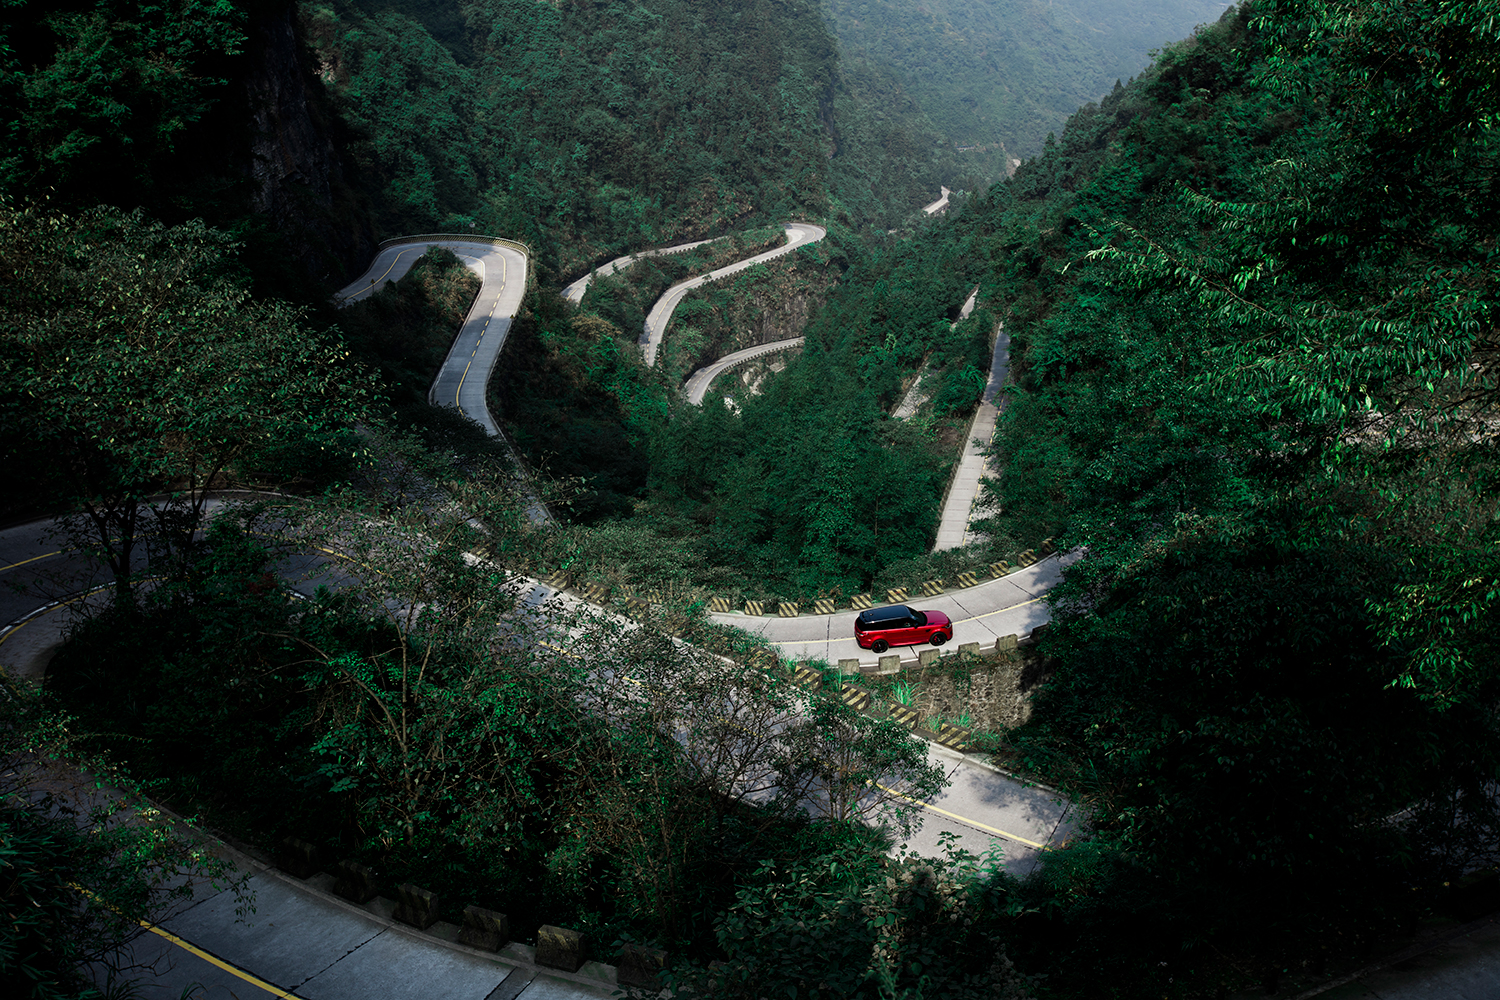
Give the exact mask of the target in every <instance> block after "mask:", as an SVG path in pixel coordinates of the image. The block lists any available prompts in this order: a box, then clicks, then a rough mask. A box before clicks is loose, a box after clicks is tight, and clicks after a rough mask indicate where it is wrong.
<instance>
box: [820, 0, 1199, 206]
mask: <svg viewBox="0 0 1500 1000" xmlns="http://www.w3.org/2000/svg"><path fill="white" fill-rule="evenodd" d="M827 6H828V13H829V20H830V21H831V22H832V24H833V26H834V30H835V32H836V34H837V35H838V39H839V45H840V47H841V48H842V50H843V53H844V58H845V60H846V62H855V63H864V62H868V63H871V64H873V65H875V66H880V67H889V70H888V71H894V74H895V75H896V77H897V78H898V79H899V80H900V81H901V83H902V84H903V85H904V86H905V88H906V91H907V93H909V94H910V96H911V99H912V100H913V101H914V102H915V103H916V104H917V105H918V106H919V107H920V108H921V110H922V112H923V113H924V114H925V115H926V117H927V118H928V119H930V120H931V121H932V123H933V124H934V125H935V126H936V128H937V131H938V133H939V135H940V136H941V139H942V141H943V142H944V144H945V145H948V146H957V147H968V149H966V151H965V152H964V153H962V154H960V156H962V157H967V158H968V159H970V160H972V161H974V162H973V163H972V165H970V164H969V163H967V162H966V160H965V159H959V160H958V163H960V164H963V165H964V166H965V168H966V169H967V170H968V171H969V172H970V173H973V174H978V175H980V176H985V177H987V178H989V179H991V180H993V179H995V178H998V177H1002V176H1004V175H1005V174H1006V173H1008V172H1009V171H1008V165H1007V164H1006V163H1005V159H1006V158H1007V157H1009V156H1015V157H1026V156H1030V155H1033V154H1035V153H1036V152H1037V151H1038V150H1039V149H1040V148H1041V144H1042V139H1043V137H1044V136H1046V134H1047V133H1048V132H1050V131H1052V130H1054V129H1056V128H1057V127H1058V126H1059V125H1060V124H1061V123H1062V122H1063V120H1064V119H1065V118H1066V117H1067V116H1068V115H1069V114H1071V113H1072V111H1073V110H1074V109H1075V108H1077V107H1079V106H1080V105H1082V104H1085V103H1087V102H1089V101H1094V100H1098V98H1099V96H1100V95H1101V94H1103V93H1104V92H1105V91H1106V90H1107V89H1108V87H1109V84H1110V81H1112V80H1116V79H1128V78H1129V77H1131V76H1134V75H1135V74H1136V73H1138V72H1140V71H1141V69H1142V68H1143V67H1144V66H1145V65H1146V64H1147V62H1148V55H1147V53H1148V51H1149V50H1150V49H1152V48H1154V47H1156V46H1159V45H1162V44H1163V43H1165V42H1168V41H1173V40H1175V39H1178V38H1182V37H1184V36H1186V35H1188V34H1190V33H1191V32H1192V30H1193V28H1194V27H1195V26H1196V25H1197V24H1199V23H1201V22H1203V21H1206V20H1209V19H1211V18H1213V17H1216V16H1217V15H1218V14H1219V12H1220V10H1221V9H1222V7H1221V5H1219V4H1216V3H1214V4H1211V3H1205V2H1199V0H1175V2H1168V3H1160V2H1155V3H1146V2H1134V3H1129V2H1127V3H1120V2H1111V3H1101V2H1097V0H1065V2H1058V3H1050V4H1041V3H1031V2H1027V0H1002V2H995V0H938V2H935V3H932V2H929V3H921V4H918V3H912V2H909V0H873V2H870V0H860V2H854V0H831V2H829V3H828V5H827ZM974 147H978V148H974Z"/></svg>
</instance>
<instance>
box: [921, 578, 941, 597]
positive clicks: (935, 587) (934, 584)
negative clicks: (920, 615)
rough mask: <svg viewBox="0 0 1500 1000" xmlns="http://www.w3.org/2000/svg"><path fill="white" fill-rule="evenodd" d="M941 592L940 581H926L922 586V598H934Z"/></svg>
mask: <svg viewBox="0 0 1500 1000" xmlns="http://www.w3.org/2000/svg"><path fill="white" fill-rule="evenodd" d="M942 592H943V581H942V580H928V581H926V582H925V583H923V584H922V596H923V597H936V596H938V595H939V594H941V593H942Z"/></svg>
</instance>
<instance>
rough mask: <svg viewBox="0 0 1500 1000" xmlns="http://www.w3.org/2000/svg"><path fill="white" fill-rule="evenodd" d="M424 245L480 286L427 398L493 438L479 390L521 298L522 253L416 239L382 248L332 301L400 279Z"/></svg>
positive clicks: (496, 430) (355, 297)
mask: <svg viewBox="0 0 1500 1000" xmlns="http://www.w3.org/2000/svg"><path fill="white" fill-rule="evenodd" d="M429 246H441V247H446V248H447V249H449V250H452V251H453V252H454V253H455V254H457V255H458V256H459V257H461V258H463V259H464V260H465V261H466V262H468V264H469V266H470V267H471V268H472V269H473V270H475V271H476V272H478V274H479V276H480V279H481V282H482V283H481V284H480V286H479V294H478V296H476V297H475V299H474V304H473V305H472V306H471V307H470V308H469V313H468V315H467V316H465V317H464V322H463V325H462V326H461V327H459V330H458V336H457V337H455V338H454V340H453V346H452V347H451V348H449V350H448V357H447V358H446V359H445V360H444V361H443V366H442V368H440V369H439V370H438V375H437V378H435V379H434V380H433V382H432V388H431V389H430V390H428V393H427V398H428V400H429V401H430V402H432V403H433V404H435V405H437V406H453V407H457V409H458V412H460V413H462V414H463V415H464V416H466V417H468V418H470V419H471V420H474V421H476V422H477V423H478V424H479V425H480V426H481V427H483V428H484V429H485V432H486V433H488V434H490V435H492V436H495V437H499V436H500V425H499V424H497V423H495V418H494V417H492V416H491V415H490V408H489V404H488V403H486V402H485V388H486V387H487V386H488V385H489V380H490V372H491V371H493V370H494V367H495V362H496V361H497V360H498V359H499V357H500V351H501V349H502V348H503V347H504V346H505V337H506V335H507V334H508V333H510V324H511V321H512V320H513V319H514V318H515V315H516V312H517V310H519V309H520V308H521V299H522V298H523V297H524V296H525V294H526V267H527V260H526V255H525V254H524V253H522V252H521V251H519V250H517V249H515V248H513V247H509V246H497V245H495V244H493V243H485V242H479V241H467V240H462V239H422V238H417V239H414V240H412V241H410V242H403V243H396V244H393V245H391V246H388V247H385V248H384V249H382V250H381V252H380V253H379V254H378V255H376V257H375V260H374V261H373V262H372V263H371V264H370V267H369V269H368V270H366V271H365V273H364V274H362V275H360V276H359V277H358V278H356V279H355V280H354V281H352V282H351V283H350V284H349V285H347V286H346V287H345V288H344V289H343V290H341V291H340V292H339V294H338V296H337V301H339V302H340V303H350V302H357V301H359V300H360V299H362V298H366V297H368V296H369V295H371V294H373V293H374V291H375V290H376V289H377V288H383V287H384V286H385V284H386V283H387V282H390V281H396V280H398V279H400V278H401V277H402V276H403V275H405V274H406V272H407V271H409V270H411V266H412V265H413V264H415V263H416V262H417V258H419V257H421V256H422V254H424V253H426V252H427V248H428V247H429Z"/></svg>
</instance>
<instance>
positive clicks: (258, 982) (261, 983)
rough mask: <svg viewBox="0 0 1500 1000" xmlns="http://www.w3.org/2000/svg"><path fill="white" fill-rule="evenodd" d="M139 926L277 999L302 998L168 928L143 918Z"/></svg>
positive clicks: (298, 999) (296, 999)
mask: <svg viewBox="0 0 1500 1000" xmlns="http://www.w3.org/2000/svg"><path fill="white" fill-rule="evenodd" d="M141 926H142V927H144V928H146V930H148V931H150V932H151V933H152V934H157V935H160V936H161V937H163V938H165V939H166V940H168V941H170V942H172V943H173V944H175V945H176V946H177V947H179V948H181V949H182V950H183V951H185V952H187V953H188V954H190V955H196V956H197V957H199V958H201V959H203V960H204V961H205V962H207V963H209V964H210V965H213V966H217V967H218V968H220V969H223V970H224V971H225V972H227V973H229V974H230V975H231V976H236V977H238V978H240V979H243V980H244V981H245V982H247V983H249V984H250V985H251V986H254V987H256V988H257V989H260V990H264V991H265V992H266V993H268V994H270V995H271V996H273V997H277V998H279V1000H302V998H301V997H299V996H298V995H297V994H295V993H291V992H288V991H287V990H284V989H282V988H281V987H279V986H272V985H271V984H270V983H268V982H266V981H265V980H264V979H261V978H259V977H258V976H254V975H251V974H250V973H248V972H246V971H245V970H244V969H241V968H238V967H237V966H234V965H230V964H229V963H228V962H226V961H224V960H223V959H222V958H219V957H217V956H216V955H210V954H209V953H208V952H206V951H204V950H203V949H202V948H199V947H198V946H197V945H195V944H193V943H192V942H191V941H184V940H183V939H182V938H180V937H178V936H177V935H176V934H173V933H172V932H171V931H169V930H165V929H163V928H161V927H158V926H156V925H155V924H152V923H147V922H146V921H144V920H142V921H141Z"/></svg>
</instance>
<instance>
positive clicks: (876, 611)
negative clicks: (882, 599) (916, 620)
mask: <svg viewBox="0 0 1500 1000" xmlns="http://www.w3.org/2000/svg"><path fill="white" fill-rule="evenodd" d="M913 617H915V616H914V615H913V614H912V613H911V608H908V607H907V606H906V605H904V604H892V605H890V606H888V607H884V608H870V609H869V610H868V611H861V612H860V613H859V620H860V621H861V622H864V623H865V624H866V625H868V624H871V623H872V622H888V621H894V620H896V619H898V618H913Z"/></svg>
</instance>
